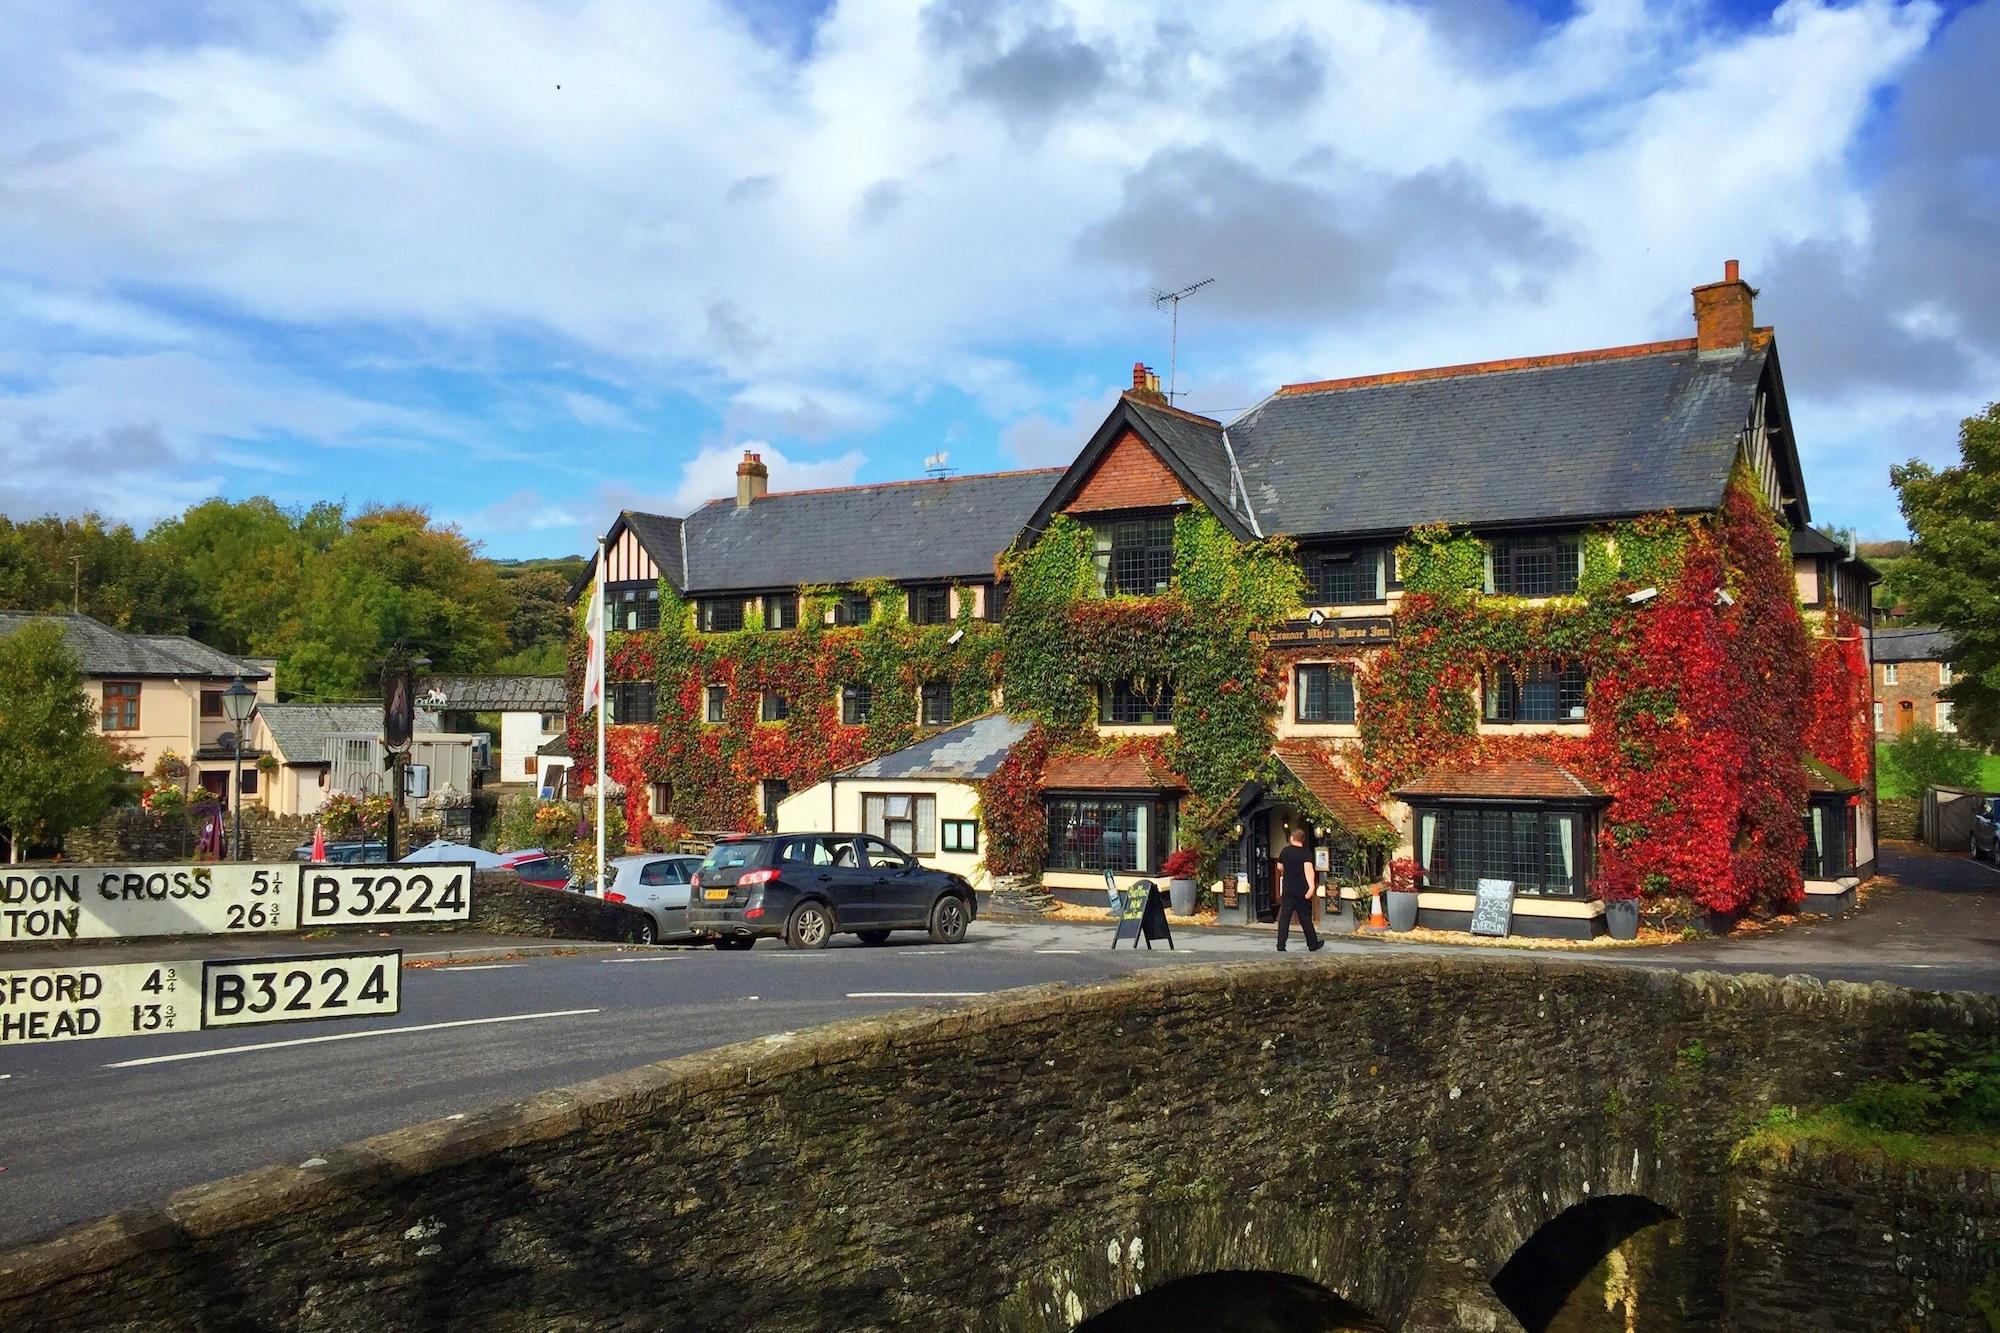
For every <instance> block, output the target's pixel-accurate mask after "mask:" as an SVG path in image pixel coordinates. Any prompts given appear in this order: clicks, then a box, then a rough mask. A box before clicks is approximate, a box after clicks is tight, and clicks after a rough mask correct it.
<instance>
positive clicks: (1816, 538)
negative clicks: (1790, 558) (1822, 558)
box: [1792, 528, 1847, 557]
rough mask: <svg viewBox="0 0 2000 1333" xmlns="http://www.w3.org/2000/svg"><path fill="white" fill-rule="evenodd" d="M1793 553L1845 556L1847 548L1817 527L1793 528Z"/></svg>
mask: <svg viewBox="0 0 2000 1333" xmlns="http://www.w3.org/2000/svg"><path fill="white" fill-rule="evenodd" d="M1792 554H1793V555H1837V556H1843V557H1844V556H1846V554H1847V548H1846V547H1845V546H1842V545H1841V544H1840V543H1839V542H1837V541H1835V540H1834V539H1833V538H1831V537H1829V536H1827V535H1826V534H1825V533H1824V532H1821V531H1820V530H1819V529H1818V528H1794V529H1793V530H1792Z"/></svg>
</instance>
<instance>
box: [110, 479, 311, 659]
mask: <svg viewBox="0 0 2000 1333" xmlns="http://www.w3.org/2000/svg"><path fill="white" fill-rule="evenodd" d="M341 526H342V524H341V511H340V507H339V506H338V505H318V506H315V507H314V508H312V509H310V510H285V509H281V508H280V507H279V506H278V505H277V504H275V503H273V502H272V501H270V500H267V499H265V498H264V497H263V496H257V497H255V498H253V499H249V500H206V501H203V502H202V503H201V504H198V505H195V506H193V507H192V508H190V509H189V510H188V511H187V512H186V513H184V514H182V515H181V516H180V517H179V518H171V519H167V520H166V521H164V522H162V523H159V524H157V525H155V526H154V528H153V530H152V531H151V532H149V533H147V534H146V547H147V550H148V553H149V554H150V555H151V557H152V558H153V559H154V560H155V561H156V562H157V563H158V564H159V565H160V567H161V568H162V569H164V570H167V571H170V573H171V576H172V578H173V579H174V580H175V586H174V589H173V592H174V594H175V600H176V601H178V603H179V604H180V606H181V607H182V617H183V620H184V622H185V623H184V624H183V625H181V626H178V627H177V628H180V629H183V630H185V631H186V632H187V633H190V634H192V635H193V636H194V637H195V638H197V639H200V640H201V641H202V642H203V643H206V644H208V645H210V646H211V647H215V648H220V649H221V650H222V651H224V652H227V653H269V652H273V651H275V650H276V647H277V644H278V642H279V639H280V636H281V635H282V632H283V630H284V627H285V625H286V624H287V623H289V622H290V621H291V619H292V618H293V616H294V614H295V613H296V610H297V607H298V599H299V594H300V588H301V584H302V581H303V578H304V575H305V569H306V565H307V563H308V561H310V560H311V559H312V558H313V557H315V556H317V555H320V554H322V553H323V552H324V551H325V550H326V549H327V547H328V546H330V545H331V544H332V543H333V541H335V540H337V539H338V537H339V534H340V530H341ZM329 529H330V530H329ZM163 628H165V627H163Z"/></svg>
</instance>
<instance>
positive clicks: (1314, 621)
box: [1306, 607, 1326, 625]
mask: <svg viewBox="0 0 2000 1333" xmlns="http://www.w3.org/2000/svg"><path fill="white" fill-rule="evenodd" d="M1306 623H1307V624H1309V625H1324V624H1325V623H1326V612H1324V611H1322V610H1320V609H1319V608H1318V607H1314V608H1313V610H1312V613H1311V614H1310V615H1308V616H1307V617H1306Z"/></svg>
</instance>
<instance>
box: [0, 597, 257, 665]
mask: <svg viewBox="0 0 2000 1333" xmlns="http://www.w3.org/2000/svg"><path fill="white" fill-rule="evenodd" d="M37 620H52V621H55V622H57V623H58V624H60V625H61V626H62V630H63V642H64V643H66V644H67V645H68V646H69V648H70V650H71V651H72V652H74V653H75V654H76V655H77V657H78V658H79V659H81V661H82V663H83V674H84V675H86V676H102V677H130V678H135V679H136V678H148V679H183V680H187V679H199V680H217V681H230V680H234V679H235V678H236V677H238V676H241V677H243V679H244V680H245V681H256V680H267V679H269V678H270V675H271V673H270V671H269V669H268V668H266V667H265V666H263V665H262V664H261V663H259V662H253V661H248V660H246V659H243V658H239V657H231V656H230V655H229V654H227V653H223V652H218V651H217V650H216V649H214V648H211V647H209V646H208V645H207V644H205V643H197V642H195V641H194V640H193V639H190V638H188V637H187V636H186V635H184V634H127V633H125V632H124V631H123V630H116V629H113V628H111V626H109V625H106V624H104V623H103V622H101V621H97V620H93V619H92V618H91V617H89V616H85V615H76V614H64V615H37V614H35V613H33V612H29V611H0V638H4V637H6V636H7V635H9V634H12V633H13V632H14V631H15V630H17V629H20V628H21V627H22V626H23V625H27V624H30V623H31V622H33V621H37Z"/></svg>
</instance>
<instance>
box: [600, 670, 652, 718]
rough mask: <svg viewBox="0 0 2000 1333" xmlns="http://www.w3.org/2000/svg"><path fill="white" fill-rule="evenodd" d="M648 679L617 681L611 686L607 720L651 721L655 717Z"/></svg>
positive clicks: (650, 683)
mask: <svg viewBox="0 0 2000 1333" xmlns="http://www.w3.org/2000/svg"><path fill="white" fill-rule="evenodd" d="M653 691H654V686H653V682H652V681H650V680H625V681H619V682H617V683H616V684H614V685H612V687H611V712H610V715H609V716H608V717H607V718H606V719H605V720H606V721H608V722H651V721H654V720H655V718H656V714H655V711H654V703H653Z"/></svg>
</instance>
